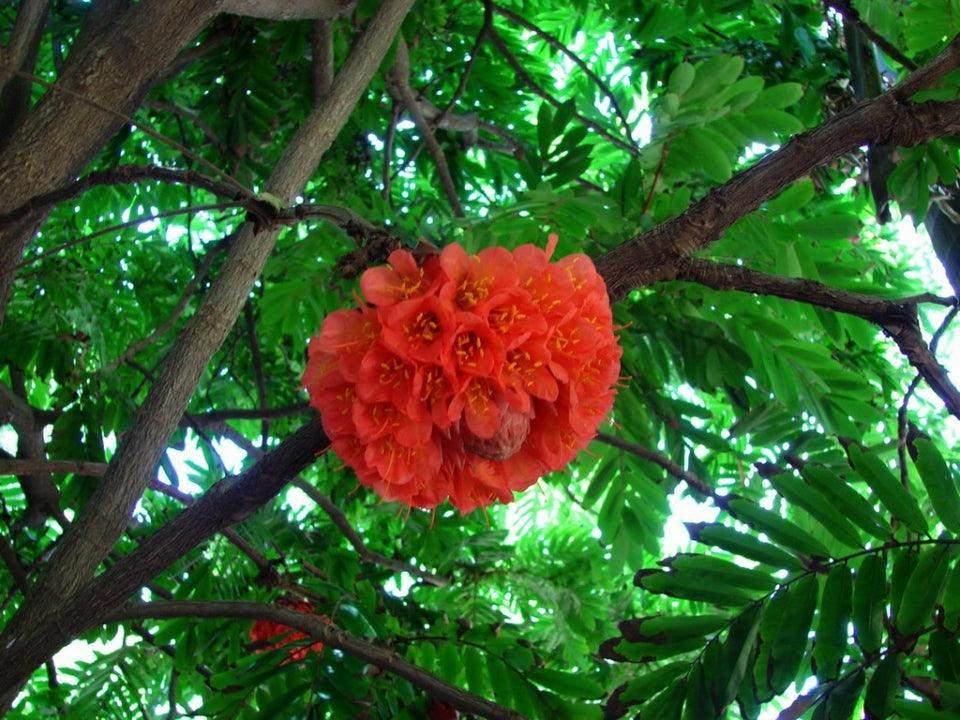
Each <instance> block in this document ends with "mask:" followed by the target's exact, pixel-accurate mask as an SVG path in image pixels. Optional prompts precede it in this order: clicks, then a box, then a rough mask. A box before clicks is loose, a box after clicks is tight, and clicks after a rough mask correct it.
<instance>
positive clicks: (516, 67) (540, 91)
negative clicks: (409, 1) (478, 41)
mask: <svg viewBox="0 0 960 720" xmlns="http://www.w3.org/2000/svg"><path fill="white" fill-rule="evenodd" d="M487 1H489V0H487ZM488 35H489V37H490V41H491V42H492V43H493V44H494V46H495V47H496V48H497V50H498V51H499V52H500V54H501V55H503V58H504V60H506V61H507V64H508V65H510V67H511V68H513V71H514V73H516V75H517V77H518V78H520V80H522V81H523V83H524V84H525V85H527V87H529V88H530V89H531V90H532V91H533V93H534V94H535V95H538V96H539V97H540V98H542V99H543V100H546V101H547V102H548V103H550V104H551V105H552V106H553V107H555V108H559V107H560V106H561V105H562V104H563V103H561V102H560V101H559V100H557V99H556V98H555V97H554V96H553V95H551V94H550V93H549V92H547V91H546V90H545V89H544V88H543V86H542V85H540V83H538V82H537V81H536V80H534V79H533V76H532V75H531V74H530V73H528V72H527V71H526V69H525V68H524V67H523V65H522V64H521V63H520V61H519V60H517V58H516V56H515V55H514V54H513V53H512V52H511V51H510V48H508V47H507V44H506V43H505V42H504V41H503V38H502V37H501V36H500V34H499V33H498V32H497V31H496V29H493V28H491V30H490V32H489V33H488ZM573 115H574V117H575V118H577V119H578V120H579V121H580V122H581V123H583V124H584V125H586V126H587V127H588V128H590V129H591V130H593V131H594V132H596V133H597V134H599V135H600V136H602V137H603V138H605V139H606V140H608V141H609V142H611V143H613V144H614V145H616V146H617V147H619V148H622V149H623V150H626V151H627V152H629V153H630V154H632V155H639V154H640V151H639V150H638V149H637V147H636V146H635V145H633V144H631V143H628V142H625V141H624V140H622V139H620V138H618V137H617V136H616V135H614V134H613V133H611V132H610V131H609V130H607V129H606V128H605V127H603V126H602V125H600V124H599V123H597V122H594V121H593V120H591V119H590V118H588V117H586V116H585V115H582V114H581V113H579V112H575V113H574V114H573Z"/></svg>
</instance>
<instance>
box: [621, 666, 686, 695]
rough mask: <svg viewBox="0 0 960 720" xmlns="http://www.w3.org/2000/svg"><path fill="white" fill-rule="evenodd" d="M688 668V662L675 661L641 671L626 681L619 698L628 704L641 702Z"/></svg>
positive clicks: (683, 673) (684, 672)
mask: <svg viewBox="0 0 960 720" xmlns="http://www.w3.org/2000/svg"><path fill="white" fill-rule="evenodd" d="M689 669H690V663H689V662H684V661H682V660H681V661H677V662H672V663H667V664H666V665H663V666H661V667H658V668H657V669H656V670H651V671H649V672H641V674H639V675H638V676H637V677H635V678H634V679H633V680H631V681H630V682H628V683H627V684H626V686H625V689H624V691H623V693H622V694H621V695H620V699H621V700H622V701H623V702H625V703H628V704H638V703H643V702H646V701H647V700H649V699H650V698H652V697H653V696H654V695H656V694H657V693H658V692H660V691H662V690H663V689H664V688H665V687H666V686H667V685H668V684H669V683H670V682H672V681H673V680H675V679H676V678H678V677H680V676H681V675H685V674H686V673H687V671H688V670H689Z"/></svg>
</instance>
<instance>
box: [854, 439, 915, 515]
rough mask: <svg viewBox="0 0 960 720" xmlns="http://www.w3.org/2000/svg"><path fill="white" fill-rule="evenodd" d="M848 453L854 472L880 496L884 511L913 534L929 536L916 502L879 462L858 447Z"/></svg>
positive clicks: (875, 457) (876, 458) (855, 446)
mask: <svg viewBox="0 0 960 720" xmlns="http://www.w3.org/2000/svg"><path fill="white" fill-rule="evenodd" d="M847 453H848V454H849V456H850V462H851V464H852V465H853V468H854V470H856V471H857V474H858V475H860V477H862V478H863V479H864V480H865V481H866V483H867V485H869V486H870V489H871V490H873V491H874V492H875V493H876V494H877V497H878V498H880V502H881V503H883V505H884V507H886V508H887V510H889V511H890V512H891V513H892V514H893V516H894V517H896V518H898V519H899V520H900V521H901V522H903V523H904V524H905V525H906V526H907V527H909V528H910V529H911V530H913V531H914V532H917V533H920V534H926V532H927V521H926V519H924V517H923V513H922V512H920V506H919V505H917V501H916V499H915V498H914V497H913V496H912V495H910V493H908V492H907V490H906V489H905V488H904V487H903V485H901V484H900V480H899V479H897V478H896V477H895V476H894V474H893V473H892V472H890V470H889V469H888V468H887V466H886V465H884V464H883V462H882V461H881V460H880V458H878V457H877V456H876V455H873V454H871V453H865V452H864V451H863V450H861V449H860V447H859V446H857V445H855V444H851V445H850V446H849V447H848V448H847Z"/></svg>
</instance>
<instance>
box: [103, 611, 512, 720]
mask: <svg viewBox="0 0 960 720" xmlns="http://www.w3.org/2000/svg"><path fill="white" fill-rule="evenodd" d="M177 617H195V618H236V619H243V620H271V621H273V622H275V623H279V624H281V625H286V626H287V627H292V628H296V629H297V630H300V631H301V632H305V633H307V634H308V635H310V636H311V637H313V638H315V639H317V640H319V641H321V642H323V644H324V645H328V646H329V647H332V648H338V649H340V650H342V651H343V652H344V653H347V654H348V655H351V656H352V657H355V658H357V659H359V660H363V661H365V662H368V663H370V664H371V665H374V666H376V667H378V668H380V669H381V670H385V671H387V672H390V673H392V674H394V675H396V676H398V677H401V678H403V679H404V680H407V681H409V682H410V683H411V684H412V685H413V686H415V687H417V688H420V689H421V690H422V691H423V692H425V693H426V694H427V695H429V696H430V697H433V698H436V699H437V700H440V701H442V702H445V703H447V704H448V705H451V706H452V707H455V708H456V709H458V710H460V711H462V712H465V713H469V714H471V715H477V716H480V717H484V718H491V719H492V720H522V719H523V716H522V715H520V714H519V713H517V712H515V711H514V710H511V709H509V708H506V707H503V706H502V705H497V704H496V703H492V702H490V701H488V700H485V699H483V698H481V697H479V696H477V695H473V694H472V693H468V692H466V691H465V690H461V689H460V688H458V687H455V686H453V685H450V684H449V683H447V682H444V681H443V680H441V679H440V678H438V677H437V676H436V675H433V674H432V673H429V672H427V671H426V670H424V669H422V668H419V667H417V666H416V665H413V664H411V663H409V662H408V661H407V660H405V659H404V658H403V657H401V656H400V655H398V654H397V653H395V652H393V651H392V650H388V649H386V648H381V647H378V646H376V645H373V644H371V643H369V642H367V641H366V640H362V639H360V638H357V637H354V636H353V635H350V634H348V633H346V632H344V631H343V630H341V629H339V628H337V627H335V626H334V625H333V624H332V623H330V622H329V621H328V620H325V619H322V618H320V617H317V616H316V615H310V614H307V613H299V612H295V611H293V610H288V609H287V608H281V607H276V606H274V605H266V604H262V603H248V602H189V601H174V602H154V603H138V604H132V605H126V606H124V607H123V608H122V609H121V610H119V611H117V612H113V613H110V614H109V615H107V616H105V617H103V618H101V620H102V621H103V622H123V621H126V620H130V619H138V620H140V619H144V620H145V619H159V618H177Z"/></svg>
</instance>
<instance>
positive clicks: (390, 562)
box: [291, 477, 450, 587]
mask: <svg viewBox="0 0 960 720" xmlns="http://www.w3.org/2000/svg"><path fill="white" fill-rule="evenodd" d="M291 484H292V485H293V486H294V487H297V488H299V489H300V490H302V491H303V492H304V494H306V495H307V497H309V498H310V499H311V500H313V501H314V502H315V503H316V504H317V505H319V506H320V507H321V509H322V510H323V511H324V512H325V513H326V514H327V515H329V516H330V520H332V521H333V524H334V525H336V526H337V528H338V529H339V530H340V532H341V533H343V535H344V537H346V538H347V541H348V542H349V543H350V544H351V545H352V546H353V549H354V550H356V551H357V555H359V556H360V558H361V559H362V560H363V561H364V562H368V563H372V564H374V565H380V566H382V567H385V568H389V569H390V570H395V571H396V572H405V573H409V574H410V575H412V576H414V577H418V578H420V579H421V580H423V581H424V582H426V583H428V584H430V585H433V586H435V587H446V586H447V585H449V584H450V580H449V579H447V578H445V577H442V576H440V575H435V574H434V573H432V572H428V571H426V570H421V569H420V568H418V567H417V566H416V565H411V564H410V563H405V562H403V561H402V560H395V559H393V558H389V557H387V556H386V555H383V554H381V553H378V552H376V551H374V550H371V549H370V548H368V547H367V545H366V543H364V542H363V538H362V537H360V533H358V532H357V531H356V530H354V529H353V526H352V525H350V521H349V520H347V516H346V515H344V514H343V511H342V510H341V509H340V508H338V507H337V505H336V503H334V502H333V500H331V499H330V498H329V497H327V496H326V495H324V494H323V493H322V492H320V491H319V490H317V489H316V488H315V487H314V486H313V485H311V484H310V483H308V482H307V481H306V480H303V479H302V478H300V477H296V478H294V479H293V481H292V483H291Z"/></svg>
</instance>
